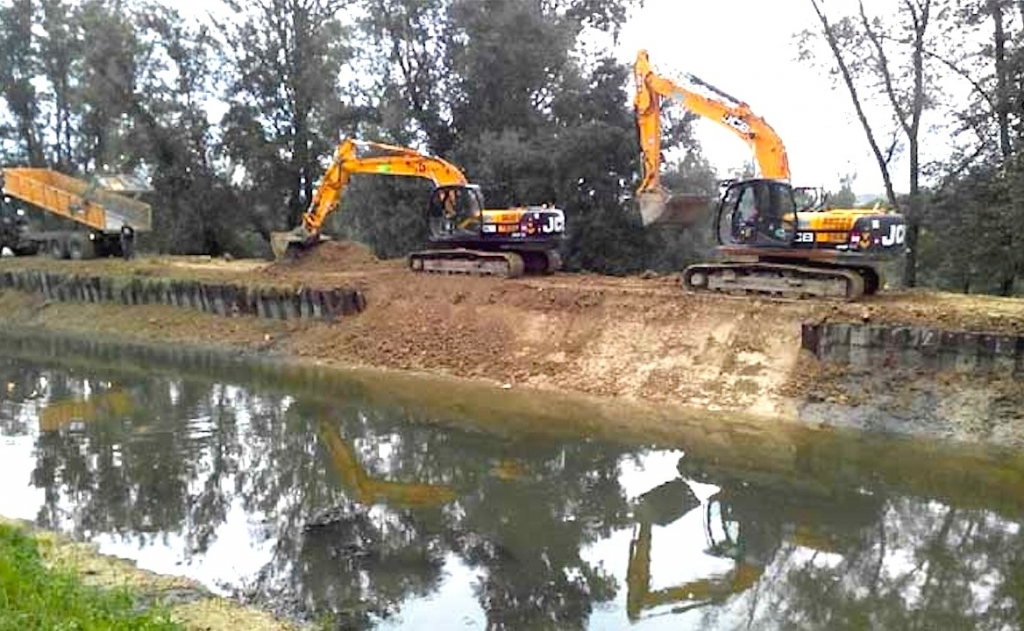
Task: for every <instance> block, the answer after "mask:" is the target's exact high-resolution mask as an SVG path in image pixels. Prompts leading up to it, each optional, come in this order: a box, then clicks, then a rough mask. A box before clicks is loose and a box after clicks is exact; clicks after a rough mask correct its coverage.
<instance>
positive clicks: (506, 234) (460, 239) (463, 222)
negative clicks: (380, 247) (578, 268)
mask: <svg viewBox="0 0 1024 631" xmlns="http://www.w3.org/2000/svg"><path fill="white" fill-rule="evenodd" d="M366 149H371V150H376V151H377V152H378V154H377V155H360V153H359V152H360V150H366ZM357 173H360V174H372V175H392V176H400V177H418V178H425V179H428V180H430V181H431V182H432V183H433V184H434V190H433V192H432V193H431V196H430V202H429V204H428V206H427V213H426V214H427V226H428V229H429V245H430V248H429V249H426V250H421V251H417V252H412V253H411V254H410V255H409V257H408V263H409V268H410V269H411V270H412V271H414V272H434V273H443V274H473V275H478V276H503V277H506V278H514V277H517V276H521V275H523V274H524V273H531V274H534V273H540V274H550V273H553V272H555V271H557V270H558V269H561V267H562V261H561V258H560V256H559V254H558V250H557V248H558V246H559V244H560V243H561V241H562V239H563V238H564V234H565V214H564V213H563V212H562V211H561V210H560V209H558V208H552V207H548V206H546V205H544V206H525V207H518V208H505V209H500V210H491V209H486V208H484V200H483V195H482V193H481V191H480V187H479V186H478V185H475V184H470V183H469V182H468V181H467V179H466V176H465V175H463V173H462V172H461V171H460V170H459V169H458V168H457V167H456V166H455V165H453V164H451V163H450V162H447V161H446V160H443V159H441V158H438V157H435V156H428V155H424V154H422V153H420V152H418V151H416V150H414V149H409V148H406V147H397V146H394V145H388V144H383V143H378V142H368V141H357V140H353V139H346V140H345V141H343V142H342V143H341V144H339V145H338V147H337V150H336V151H335V153H334V158H333V160H332V161H331V165H330V167H328V169H327V172H326V173H325V174H324V177H323V180H322V181H321V183H320V185H319V186H318V187H317V190H316V192H315V194H314V195H313V199H312V200H311V202H310V204H309V208H308V209H307V210H306V212H305V213H304V214H303V216H302V224H301V225H299V226H297V227H296V228H295V229H294V230H292V231H290V232H283V233H275V234H273V235H272V236H271V248H272V249H273V251H274V256H275V258H278V259H281V258H284V257H288V256H293V255H297V254H299V253H301V252H303V251H305V250H308V249H309V248H310V247H313V246H315V245H316V244H318V243H320V242H321V241H322V240H324V237H323V236H322V234H321V230H322V229H323V225H324V221H325V220H326V219H327V217H328V216H329V215H330V214H331V213H332V212H334V211H335V210H336V209H337V207H338V204H339V202H340V201H341V197H342V194H343V193H344V191H345V187H346V186H348V183H349V180H350V179H351V177H352V175H353V174H357Z"/></svg>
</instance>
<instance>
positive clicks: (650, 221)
mask: <svg viewBox="0 0 1024 631" xmlns="http://www.w3.org/2000/svg"><path fill="white" fill-rule="evenodd" d="M638 201H639V202H640V219H641V221H642V222H643V225H644V226H645V227H646V226H650V225H681V226H690V225H693V224H694V223H696V222H697V221H698V220H699V219H700V218H701V217H703V216H704V214H705V213H707V211H708V208H710V204H711V198H710V197H707V196H705V195H670V194H668V193H665V192H650V193H641V194H640V195H639V199H638Z"/></svg>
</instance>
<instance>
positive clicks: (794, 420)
mask: <svg viewBox="0 0 1024 631" xmlns="http://www.w3.org/2000/svg"><path fill="white" fill-rule="evenodd" d="M0 325H4V326H3V331H4V332H5V333H6V334H7V336H8V337H11V336H15V337H16V336H17V335H18V334H19V333H18V332H19V331H20V332H22V333H24V334H26V335H27V334H30V333H34V334H36V335H38V334H40V333H43V334H48V335H60V336H64V337H65V338H67V339H75V340H81V341H84V342H91V343H102V344H114V345H116V344H122V345H123V344H139V345H143V346H146V347H151V348H164V349H170V348H185V347H191V348H194V349H196V350H203V351H213V352H220V353H222V354H226V355H231V356H236V357H237V358H238V359H239V360H240V361H258V362H271V363H272V364H273V365H275V366H279V367H281V368H284V367H286V366H292V367H298V368H316V369H318V370H328V371H331V372H332V373H335V374H337V375H338V376H340V377H343V378H346V379H349V380H352V381H355V382H359V383H362V384H364V385H367V386H368V387H371V388H373V387H377V386H375V384H376V383H377V382H378V381H381V380H386V381H387V382H388V383H389V384H390V385H391V386H392V390H391V391H390V392H389V393H388V396H389V397H390V398H396V399H397V400H398V401H399V402H400V403H401V402H406V403H409V404H412V405H415V406H417V407H419V406H421V405H422V404H423V402H424V401H427V402H433V403H437V405H438V406H439V407H441V408H451V407H452V406H453V401H452V400H451V397H450V396H449V394H450V393H451V392H452V391H458V392H459V393H461V394H465V393H470V395H471V398H472V401H459V400H456V401H455V402H454V406H455V407H460V408H464V409H474V410H475V412H476V413H478V414H479V413H480V412H482V411H483V412H488V413H490V412H501V413H498V414H495V416H496V417H499V418H501V419H502V422H508V426H507V427H497V426H496V427H494V428H492V429H497V430H498V431H508V432H510V433H511V432H513V431H519V430H521V431H526V432H529V431H530V428H529V427H524V425H523V424H522V423H518V422H517V420H516V419H514V418H511V417H510V416H509V415H508V414H506V413H504V412H506V411H507V408H509V407H514V406H515V405H518V406H520V409H522V411H523V412H524V413H529V414H533V415H534V416H536V417H538V418H539V417H547V418H549V419H551V420H557V421H559V422H561V421H562V420H563V419H566V418H579V417H581V416H586V417H588V420H586V421H584V422H583V424H582V425H580V424H576V425H575V426H574V427H573V430H572V431H575V432H581V431H582V432H585V433H587V434H590V435H596V436H609V435H614V436H615V438H614V440H616V441H617V442H622V440H626V442H633V443H636V442H637V441H638V440H640V441H643V442H646V443H647V444H652V443H655V442H661V443H678V442H680V440H679V439H680V437H681V436H685V437H689V436H692V433H693V430H694V428H699V427H700V426H704V425H708V424H712V423H713V422H722V423H724V424H725V425H727V426H731V427H733V428H734V430H735V431H736V432H741V433H742V432H749V433H752V434H766V433H769V432H776V431H778V432H781V433H790V432H792V431H800V430H806V429H811V430H822V429H824V430H827V431H830V432H845V433H848V435H849V436H850V439H851V440H857V439H858V436H862V435H873V436H892V435H898V436H901V437H906V438H911V439H926V440H929V441H939V442H945V443H951V444H977V445H982V446H985V445H992V446H996V447H999V446H1007V445H1016V444H1019V443H1020V441H1021V440H1024V436H1022V435H1024V432H1021V431H1019V430H1018V429H1017V428H1016V427H1015V426H1016V425H1019V423H1011V425H1012V426H1014V428H1013V432H1012V433H1009V434H1008V433H1007V432H1005V431H1004V432H1002V433H1001V434H993V433H992V432H991V431H990V428H986V427H981V426H978V425H979V424H978V423H971V422H957V416H958V413H955V412H954V413H953V414H952V415H951V416H952V418H953V419H954V423H953V425H954V426H956V427H954V429H953V430H951V429H950V425H949V423H946V425H945V426H943V424H942V423H941V422H938V421H937V420H936V419H932V420H931V421H929V420H928V415H927V414H925V416H924V417H923V418H922V419H921V421H920V422H912V423H907V422H905V420H904V417H907V414H908V413H913V412H915V410H916V412H920V411H921V410H920V408H921V406H920V405H917V406H916V407H912V408H907V409H903V408H904V407H906V406H905V405H904V402H903V401H901V399H906V398H907V396H906V395H907V394H908V393H910V394H911V395H913V394H914V392H915V391H917V392H920V391H921V390H922V389H923V390H925V391H927V390H933V389H934V384H935V383H936V381H935V379H934V377H933V376H928V375H921V374H906V373H904V374H901V373H900V372H899V371H873V372H871V373H868V374H867V375H865V374H864V373H863V371H855V370H854V371H851V370H849V369H847V368H846V367H843V366H831V365H828V364H826V363H822V362H819V361H818V360H816V359H815V358H814V357H813V356H812V353H810V352H807V351H801V354H800V357H799V359H798V362H797V365H796V366H794V367H792V369H791V370H792V372H793V374H794V375H800V378H799V379H791V380H790V381H789V382H787V384H786V385H785V386H784V387H783V388H782V389H781V390H780V391H776V392H772V393H770V394H769V393H765V397H767V399H766V400H770V401H771V405H769V406H766V407H767V408H768V410H767V411H765V410H751V409H749V408H748V409H736V408H729V407H724V406H723V407H718V406H716V405H714V404H709V405H706V406H697V405H692V404H687V403H681V402H672V401H665V400H662V399H656V400H652V401H647V400H645V399H644V398H643V397H639V396H629V395H622V396H608V395H605V394H597V393H590V392H587V391H585V390H574V389H569V388H558V387H544V386H543V385H536V384H533V383H531V384H518V383H516V384H510V383H503V382H502V381H500V380H495V379H488V378H486V377H479V376H473V377H465V376H457V375H452V374H450V373H449V372H448V371H445V370H443V369H442V370H438V371H429V372H428V371H423V370H416V369H400V368H393V367H383V366H373V365H366V364H360V363H354V362H352V361H351V360H350V359H348V358H346V359H338V358H335V357H330V356H326V355H323V354H318V353H316V352H310V350H309V347H308V346H306V347H304V348H303V349H302V350H299V351H298V352H296V349H295V348H294V347H293V345H292V344H291V343H290V342H291V338H293V337H295V336H298V335H305V336H307V337H308V336H309V334H310V333H311V332H315V331H321V332H326V331H327V330H328V329H323V328H322V327H325V326H330V325H325V324H323V323H311V322H304V321H283V320H267V319H261V318H248V317H235V318H225V317H223V316H218V315H213V314H208V313H196V312H193V311H188V310H184V309H179V308H175V307H170V306H166V305H131V306H125V305H117V304H81V303H67V302H59V301H49V300H47V299H45V298H44V297H42V296H40V295H38V294H33V293H31V292H24V291H20V290H16V289H0ZM318 327H320V328H318ZM864 379H868V380H874V381H878V382H880V383H874V384H868V382H867V381H864ZM950 379H952V381H950ZM1004 381H1005V380H1004ZM947 382H948V383H947ZM993 383H999V382H994V381H992V380H989V379H985V378H981V377H978V378H974V377H971V376H970V375H954V376H946V377H944V379H943V387H945V388H947V389H951V390H953V391H956V390H957V389H967V390H971V389H980V391H982V392H987V391H988V389H990V388H991V386H992V384H993ZM395 384H399V385H400V386H401V387H400V388H398V389H394V388H393V386H395ZM858 384H863V385H858ZM922 384H923V386H922ZM377 389H378V390H379V389H380V388H379V387H377ZM865 392H870V396H865V395H864V394H863V393H865ZM510 397H511V400H512V401H513V402H514V404H513V405H509V403H508V401H509V400H510ZM499 398H500V399H502V403H501V404H494V405H492V404H491V402H490V400H491V399H499ZM871 399H874V401H872V400H871ZM919 403H920V402H919ZM926 403H927V402H926ZM968 403H970V401H968ZM886 406H892V410H891V411H887V410H886ZM968 407H969V406H968ZM912 415H913V414H911V416H912ZM961 415H963V416H964V417H965V418H967V419H968V421H970V420H971V419H970V418H969V416H968V415H966V414H963V413H961ZM890 417H891V418H890ZM681 426H685V428H683V432H682V434H680V431H679V430H680V429H681ZM975 426H978V427H975ZM510 428H511V429H510ZM697 431H700V432H701V433H702V434H703V433H712V434H713V433H714V432H713V431H711V432H704V431H703V429H697Z"/></svg>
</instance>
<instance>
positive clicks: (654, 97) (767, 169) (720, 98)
mask: <svg viewBox="0 0 1024 631" xmlns="http://www.w3.org/2000/svg"><path fill="white" fill-rule="evenodd" d="M633 74H634V80H635V82H636V94H635V95H634V99H633V106H634V108H635V111H636V118H637V127H638V131H639V134H640V147H641V151H642V153H643V179H642V180H641V182H640V186H639V187H638V188H637V197H638V199H639V200H640V205H641V213H642V215H643V217H644V223H645V224H647V223H653V222H654V221H666V220H669V217H668V216H666V210H667V211H669V212H668V213H667V214H668V215H671V216H673V217H681V218H682V217H683V216H684V215H685V216H686V218H684V219H683V223H688V222H689V221H691V220H692V215H694V214H697V213H699V211H701V210H703V209H704V208H706V206H707V203H708V200H707V199H706V198H705V197H703V196H675V198H670V197H669V195H668V193H667V192H666V191H665V190H664V189H663V188H662V186H661V184H660V181H659V172H660V169H661V162H662V156H661V109H662V101H663V100H665V99H672V100H674V101H677V102H678V103H680V104H681V105H682V106H683V107H685V108H686V109H688V110H689V111H691V112H693V113H694V114H697V115H698V116H701V117H704V118H707V119H710V120H712V121H714V122H716V123H718V124H719V125H721V126H723V127H725V128H726V129H728V130H729V131H731V132H733V133H734V134H736V136H738V137H739V138H740V139H741V140H743V141H744V142H746V143H747V144H748V145H749V146H750V147H751V148H752V149H753V150H754V155H755V158H756V160H757V165H758V168H759V170H760V171H761V177H764V178H768V179H781V180H788V179H789V177H790V175H789V160H788V158H787V155H786V148H785V145H784V144H783V143H782V139H781V138H780V137H779V135H778V134H777V133H775V130H774V129H772V127H771V126H770V125H769V124H768V123H767V122H766V121H765V120H764V119H763V118H761V117H760V116H757V115H756V114H754V113H753V112H752V111H751V110H750V107H749V106H748V105H747V104H746V103H744V102H743V101H740V100H739V99H736V98H735V97H732V96H730V95H729V94H726V93H725V92H723V91H722V90H719V89H718V88H716V87H714V86H713V85H711V84H709V83H706V82H705V81H703V80H701V79H699V78H697V77H695V76H693V75H690V74H687V75H686V79H687V81H688V82H689V83H691V84H693V85H694V86H697V87H699V88H703V89H704V90H706V91H707V92H710V94H711V95H712V96H709V95H707V94H703V93H701V92H699V91H697V90H695V89H689V88H686V87H683V86H681V85H679V84H677V83H675V82H674V81H671V80H669V79H666V78H664V77H662V76H660V75H659V74H657V73H656V72H654V70H653V69H652V68H651V64H650V60H649V58H648V55H647V51H646V50H641V51H639V52H638V53H637V58H636V62H635V64H634V66H633Z"/></svg>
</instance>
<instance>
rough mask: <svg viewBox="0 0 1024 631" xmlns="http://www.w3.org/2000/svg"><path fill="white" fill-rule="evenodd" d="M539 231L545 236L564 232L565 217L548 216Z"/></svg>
mask: <svg viewBox="0 0 1024 631" xmlns="http://www.w3.org/2000/svg"><path fill="white" fill-rule="evenodd" d="M541 230H542V231H543V232H544V233H546V234H557V233H559V232H563V231H564V230H565V217H562V216H561V215H548V216H547V218H546V219H545V221H544V225H542V226H541Z"/></svg>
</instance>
